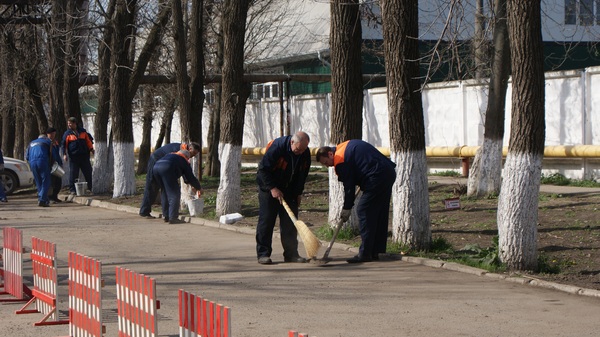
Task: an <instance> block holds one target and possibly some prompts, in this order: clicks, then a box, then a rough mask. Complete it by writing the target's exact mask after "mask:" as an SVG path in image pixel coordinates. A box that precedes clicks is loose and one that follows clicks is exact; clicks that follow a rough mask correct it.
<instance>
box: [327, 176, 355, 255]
mask: <svg viewBox="0 0 600 337" xmlns="http://www.w3.org/2000/svg"><path fill="white" fill-rule="evenodd" d="M358 193H360V187H359V188H358V189H356V193H355V194H354V198H356V197H358ZM343 226H344V222H343V221H342V220H341V219H340V221H339V222H338V223H337V226H336V227H335V232H333V236H332V237H331V241H329V246H327V249H325V254H323V257H322V258H321V259H322V260H325V259H326V258H327V257H329V252H330V251H331V247H333V243H334V242H335V239H336V238H337V236H338V234H339V233H340V229H342V227H343Z"/></svg>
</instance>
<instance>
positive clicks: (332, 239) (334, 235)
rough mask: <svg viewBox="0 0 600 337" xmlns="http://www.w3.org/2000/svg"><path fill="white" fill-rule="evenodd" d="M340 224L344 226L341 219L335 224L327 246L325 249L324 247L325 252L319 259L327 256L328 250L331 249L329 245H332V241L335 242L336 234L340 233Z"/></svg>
mask: <svg viewBox="0 0 600 337" xmlns="http://www.w3.org/2000/svg"><path fill="white" fill-rule="evenodd" d="M342 226H344V222H343V221H342V220H340V221H339V222H338V224H337V226H336V227H335V232H333V236H332V237H331V241H329V246H327V249H325V254H323V257H322V258H321V259H323V260H325V259H326V258H327V257H329V252H330V251H331V247H333V243H334V242H335V239H336V238H337V236H338V234H339V233H340V229H342Z"/></svg>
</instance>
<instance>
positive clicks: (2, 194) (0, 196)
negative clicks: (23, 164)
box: [0, 150, 8, 202]
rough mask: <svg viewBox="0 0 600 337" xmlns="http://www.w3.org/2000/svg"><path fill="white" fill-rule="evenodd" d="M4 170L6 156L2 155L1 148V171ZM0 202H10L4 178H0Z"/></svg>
mask: <svg viewBox="0 0 600 337" xmlns="http://www.w3.org/2000/svg"><path fill="white" fill-rule="evenodd" d="M2 172H4V156H3V155H2V150H0V173H2ZM0 202H8V199H6V191H4V183H3V182H2V179H0Z"/></svg>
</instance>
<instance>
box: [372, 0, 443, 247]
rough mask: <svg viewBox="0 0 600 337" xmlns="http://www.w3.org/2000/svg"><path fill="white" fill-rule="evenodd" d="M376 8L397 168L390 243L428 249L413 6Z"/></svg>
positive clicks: (387, 1) (387, 0)
mask: <svg viewBox="0 0 600 337" xmlns="http://www.w3.org/2000/svg"><path fill="white" fill-rule="evenodd" d="M381 3H382V18H383V41H384V53H385V68H386V78H387V83H388V111H389V114H390V116H389V128H390V145H391V146H390V154H391V159H392V161H394V162H395V163H396V164H397V165H398V166H397V168H396V172H397V176H396V183H395V184H394V187H393V190H392V196H393V208H392V209H393V213H394V216H393V223H392V227H393V229H392V240H393V241H394V242H399V243H402V244H405V245H408V246H410V247H411V248H414V249H418V250H422V249H428V248H429V245H430V244H431V224H430V219H429V190H428V186H429V184H428V182H427V160H426V158H425V121H424V118H423V101H422V98H421V91H420V83H419V63H418V60H419V45H418V36H419V9H418V1H417V0H405V1H393V0H384V1H382V2H381Z"/></svg>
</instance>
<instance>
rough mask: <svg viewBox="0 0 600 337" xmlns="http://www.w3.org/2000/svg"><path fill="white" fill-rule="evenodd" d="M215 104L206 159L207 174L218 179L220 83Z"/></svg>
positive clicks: (219, 59)
mask: <svg viewBox="0 0 600 337" xmlns="http://www.w3.org/2000/svg"><path fill="white" fill-rule="evenodd" d="M216 40H217V43H216V45H217V48H216V49H217V50H216V66H217V69H222V68H223V25H220V26H219V34H217V37H216ZM213 93H214V104H213V106H211V109H210V121H209V123H210V124H209V126H208V135H207V137H206V138H207V143H208V144H207V146H208V155H207V158H206V169H205V174H206V175H208V176H211V177H218V176H219V173H220V171H221V162H219V151H218V149H219V139H220V137H221V109H222V107H221V97H222V96H223V95H222V93H223V90H222V86H221V84H220V83H217V84H216V85H215V88H214V91H213Z"/></svg>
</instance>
